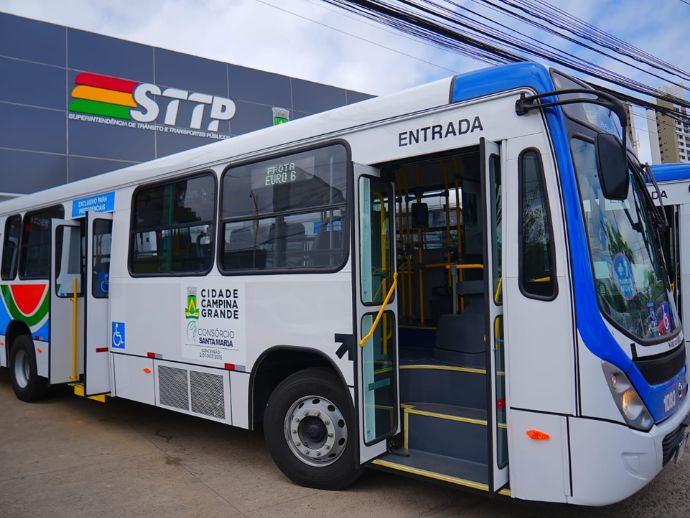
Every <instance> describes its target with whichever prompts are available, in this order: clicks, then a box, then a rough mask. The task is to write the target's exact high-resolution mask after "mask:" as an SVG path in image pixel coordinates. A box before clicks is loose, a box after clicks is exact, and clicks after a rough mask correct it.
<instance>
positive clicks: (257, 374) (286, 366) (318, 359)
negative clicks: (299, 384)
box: [248, 345, 354, 430]
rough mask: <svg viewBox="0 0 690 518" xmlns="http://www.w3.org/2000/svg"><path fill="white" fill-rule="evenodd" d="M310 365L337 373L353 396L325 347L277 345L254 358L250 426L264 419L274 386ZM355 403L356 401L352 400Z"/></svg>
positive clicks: (250, 380)
mask: <svg viewBox="0 0 690 518" xmlns="http://www.w3.org/2000/svg"><path fill="white" fill-rule="evenodd" d="M311 367H326V368H328V369H329V370H331V371H333V372H334V373H335V374H337V376H338V380H339V381H340V384H341V385H342V387H343V390H345V391H346V393H347V396H348V399H349V400H350V401H351V400H352V396H351V395H350V392H349V388H350V387H349V386H348V384H347V382H346V381H345V378H344V376H343V373H342V372H341V371H340V369H339V368H338V366H337V365H336V363H335V362H334V361H333V359H332V358H330V357H329V356H328V355H326V354H325V353H324V352H323V351H320V350H318V349H314V348H311V347H300V346H295V345H276V346H273V347H270V348H269V349H266V350H265V351H264V352H263V353H261V356H259V358H258V359H257V360H256V362H254V366H253V367H252V372H251V374H250V376H249V401H248V409H249V428H250V430H253V429H254V428H255V427H256V425H257V424H259V423H260V422H262V421H263V413H264V409H265V408H266V403H268V398H269V397H270V395H271V393H272V392H273V390H275V388H276V387H277V386H278V385H279V384H280V383H281V382H282V381H283V380H284V379H286V378H287V377H288V376H291V375H293V374H295V373H296V372H299V371H301V370H304V369H308V368H311ZM353 404H354V402H353Z"/></svg>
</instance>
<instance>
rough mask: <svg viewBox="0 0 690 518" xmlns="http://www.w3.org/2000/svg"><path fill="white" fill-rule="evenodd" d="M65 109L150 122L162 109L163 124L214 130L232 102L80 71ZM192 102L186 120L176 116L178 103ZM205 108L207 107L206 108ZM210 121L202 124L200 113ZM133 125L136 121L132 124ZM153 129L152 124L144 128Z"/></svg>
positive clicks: (230, 110)
mask: <svg viewBox="0 0 690 518" xmlns="http://www.w3.org/2000/svg"><path fill="white" fill-rule="evenodd" d="M74 82H75V84H76V86H75V87H74V88H73V89H72V101H71V102H70V104H69V111H70V112H73V113H81V114H85V115H93V116H97V117H106V118H111V119H118V120H122V121H134V122H135V123H136V122H138V123H142V124H148V123H153V122H154V121H155V120H156V119H157V118H158V116H159V115H160V114H161V113H164V121H163V123H164V124H165V125H166V126H173V127H174V126H177V125H184V126H187V127H189V128H191V129H192V130H202V131H208V132H218V130H219V127H220V122H221V121H227V120H230V119H232V118H233V117H234V115H235V109H236V107H235V103H234V102H233V101H232V100H231V99H227V98H225V97H220V96H217V95H208V94H203V93H198V92H189V91H187V90H181V89H179V88H165V89H161V88H160V87H159V86H156V85H154V84H150V83H138V82H136V81H130V80H128V79H120V78H118V77H111V76H104V75H100V74H93V73H90V72H82V73H80V74H78V75H77V77H76V78H75V80H74ZM181 102H186V103H191V104H192V105H193V108H192V115H191V118H190V119H189V120H185V121H183V120H181V119H180V117H179V111H180V110H179V108H180V103H181ZM207 109H208V111H207ZM206 113H208V115H209V117H210V122H209V123H208V125H207V126H206V127H205V128H202V121H203V119H204V114H206ZM133 126H134V127H137V125H136V124H133ZM146 129H156V128H146Z"/></svg>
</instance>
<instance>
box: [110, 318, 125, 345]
mask: <svg viewBox="0 0 690 518" xmlns="http://www.w3.org/2000/svg"><path fill="white" fill-rule="evenodd" d="M112 329H113V334H112V338H113V339H112V345H113V349H124V348H125V323H124V322H113V327H112Z"/></svg>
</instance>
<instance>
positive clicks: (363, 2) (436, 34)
mask: <svg viewBox="0 0 690 518" xmlns="http://www.w3.org/2000/svg"><path fill="white" fill-rule="evenodd" d="M324 1H325V2H327V3H330V4H332V5H336V6H339V7H341V8H343V9H345V10H348V11H350V12H354V13H356V14H360V15H362V16H364V17H366V18H368V19H371V20H374V21H378V22H379V23H382V24H384V25H387V26H390V27H395V28H398V29H399V30H401V31H403V32H406V33H408V34H412V35H416V36H418V37H421V38H424V39H427V40H428V41H431V42H433V43H435V44H437V45H439V46H442V47H446V48H451V49H454V50H458V51H461V52H463V53H464V54H465V55H473V54H478V55H480V56H482V57H484V58H488V59H492V60H493V61H494V62H495V63H508V62H516V61H524V60H525V59H526V56H525V53H527V54H528V55H531V56H533V57H539V58H542V59H547V60H549V61H551V62H553V63H556V64H559V65H561V66H564V67H566V68H569V69H571V70H575V71H577V72H579V73H581V74H584V75H587V76H591V77H594V78H597V79H600V80H604V81H606V82H608V83H611V84H613V85H615V86H617V87H622V88H625V89H628V90H631V91H633V92H636V93H641V94H644V95H649V96H652V97H657V98H659V99H664V100H666V101H668V102H670V103H673V104H677V105H680V106H684V107H688V108H690V103H689V102H688V101H686V100H684V99H680V98H677V97H675V96H673V95H670V94H667V93H666V92H663V91H661V90H659V89H657V88H653V87H651V86H649V85H647V84H645V83H642V82H640V81H636V80H633V79H631V78H629V77H626V76H624V75H621V74H618V73H615V72H613V71H611V70H609V69H606V68H604V67H602V66H599V65H597V64H595V63H592V62H590V61H587V60H584V59H582V58H578V57H576V56H573V55H566V54H564V53H563V52H560V51H553V50H549V49H547V48H545V47H544V46H543V45H541V44H533V43H530V42H527V41H525V40H522V39H520V38H516V37H514V36H512V35H510V34H507V33H505V32H503V31H500V30H497V29H491V28H488V27H487V26H486V24H481V23H478V22H477V21H476V20H474V21H473V20H471V19H468V18H467V17H463V16H461V15H459V14H458V13H456V12H455V11H452V10H449V9H448V8H446V7H444V6H440V5H439V4H438V3H437V2H432V1H431V0H398V1H396V2H393V1H392V0H385V1H375V0H352V1H346V0H324ZM542 3H543V2H542ZM552 48H553V47H552ZM598 87H599V88H601V89H604V90H605V91H609V92H612V93H613V94H614V95H617V96H618V97H620V98H624V99H625V100H627V101H629V102H632V103H634V104H638V105H641V106H645V107H648V108H650V109H655V110H657V111H659V112H662V113H665V114H666V115H668V116H669V117H673V118H676V119H678V120H683V119H685V118H686V117H685V115H684V114H679V113H676V112H674V111H673V110H672V109H669V108H665V107H660V106H656V105H653V104H651V103H649V102H648V101H645V100H643V99H640V98H638V97H633V96H631V95H627V94H625V95H624V94H621V93H620V92H617V91H613V90H611V89H608V88H602V87H601V86H598Z"/></svg>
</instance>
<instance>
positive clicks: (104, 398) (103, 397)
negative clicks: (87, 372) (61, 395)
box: [69, 383, 110, 403]
mask: <svg viewBox="0 0 690 518" xmlns="http://www.w3.org/2000/svg"><path fill="white" fill-rule="evenodd" d="M69 385H70V387H72V388H73V389H74V395H75V396H79V397H85V398H87V399H93V400H94V401H98V402H99V403H107V402H108V396H110V394H96V395H95V396H87V395H86V388H85V387H84V384H83V383H70V384H69Z"/></svg>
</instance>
